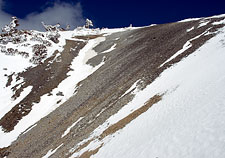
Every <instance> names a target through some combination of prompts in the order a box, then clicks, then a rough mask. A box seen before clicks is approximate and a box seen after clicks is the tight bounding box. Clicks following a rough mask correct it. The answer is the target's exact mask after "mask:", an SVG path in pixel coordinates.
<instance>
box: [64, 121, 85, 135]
mask: <svg viewBox="0 0 225 158" xmlns="http://www.w3.org/2000/svg"><path fill="white" fill-rule="evenodd" d="M82 119H83V117H80V118H79V119H78V120H77V121H76V122H74V123H73V124H72V125H71V126H69V127H68V128H67V129H66V131H65V132H64V133H63V135H62V137H64V136H66V135H67V134H68V133H69V132H70V130H71V128H73V127H74V126H76V124H77V123H78V122H80V120H82Z"/></svg>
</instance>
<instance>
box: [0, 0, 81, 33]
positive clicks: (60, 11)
mask: <svg viewBox="0 0 225 158" xmlns="http://www.w3.org/2000/svg"><path fill="white" fill-rule="evenodd" d="M3 5H4V3H3V1H2V0H0V27H2V26H3V25H5V24H7V23H9V21H10V20H11V18H10V17H11V16H12V15H9V14H7V13H5V12H4V11H3V10H2V7H3ZM41 21H44V22H45V23H46V24H56V23H60V24H61V25H62V26H65V25H67V24H70V25H71V28H75V27H76V26H81V25H83V24H84V18H83V15H82V8H81V5H80V3H77V4H76V5H71V4H68V3H63V2H56V3H55V4H54V5H53V6H52V7H48V8H46V9H44V10H43V11H42V12H41V13H38V12H34V13H31V14H29V15H27V16H26V17H25V18H24V19H19V23H20V28H23V29H36V30H43V26H42V25H41Z"/></svg>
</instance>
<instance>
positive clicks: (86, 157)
mask: <svg viewBox="0 0 225 158" xmlns="http://www.w3.org/2000/svg"><path fill="white" fill-rule="evenodd" d="M102 145H103V144H101V145H100V146H99V147H98V148H96V149H94V150H89V151H85V152H84V153H83V154H82V155H80V158H90V157H91V155H94V154H96V153H97V152H98V151H99V149H100V148H101V147H102Z"/></svg>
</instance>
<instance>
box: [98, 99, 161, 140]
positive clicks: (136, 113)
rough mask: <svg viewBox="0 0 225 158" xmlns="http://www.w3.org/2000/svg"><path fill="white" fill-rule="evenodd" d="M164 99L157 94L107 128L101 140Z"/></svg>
mask: <svg viewBox="0 0 225 158" xmlns="http://www.w3.org/2000/svg"><path fill="white" fill-rule="evenodd" d="M161 99H162V96H161V95H155V96H153V97H152V98H150V99H149V100H148V101H147V103H146V104H145V105H144V106H142V107H141V108H139V109H137V110H135V111H134V112H132V113H131V114H129V115H128V116H127V117H125V118H123V119H122V120H120V121H119V122H117V123H115V124H113V125H112V126H110V127H109V128H107V129H106V130H105V131H104V132H103V133H102V134H101V135H100V137H99V139H100V140H102V139H104V138H105V137H106V136H108V135H111V134H113V133H115V132H117V131H118V130H120V129H122V128H124V127H125V126H126V125H127V124H129V123H130V122H131V121H133V120H134V119H136V118H137V117H138V116H140V115H141V114H143V113H144V112H146V111H147V110H148V109H149V108H150V107H151V106H152V105H153V104H155V103H157V102H159V101H160V100H161Z"/></svg>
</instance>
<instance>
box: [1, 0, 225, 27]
mask: <svg viewBox="0 0 225 158" xmlns="http://www.w3.org/2000/svg"><path fill="white" fill-rule="evenodd" d="M0 5H1V11H0V24H1V23H6V21H7V20H6V19H7V18H8V19H9V17H10V16H17V17H18V18H20V19H21V25H23V27H25V28H26V27H27V28H34V29H39V28H40V27H41V25H40V24H39V23H40V21H44V22H46V23H51V24H53V23H57V22H60V23H61V24H63V25H66V24H70V25H72V26H74V27H76V26H78V25H83V23H84V19H85V18H90V19H91V20H92V21H93V22H94V24H95V26H96V27H100V28H101V27H109V28H115V27H126V26H129V24H133V26H146V25H150V24H162V23H169V22H175V21H178V20H182V19H186V18H192V17H205V16H212V15H218V14H225V1H222V0H221V1H216V0H214V1H212V0H211V1H208V2H207V1H198V0H195V1H193V0H189V1H161V0H154V1H151V0H48V1H47V0H36V1H31V0H0Z"/></svg>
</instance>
